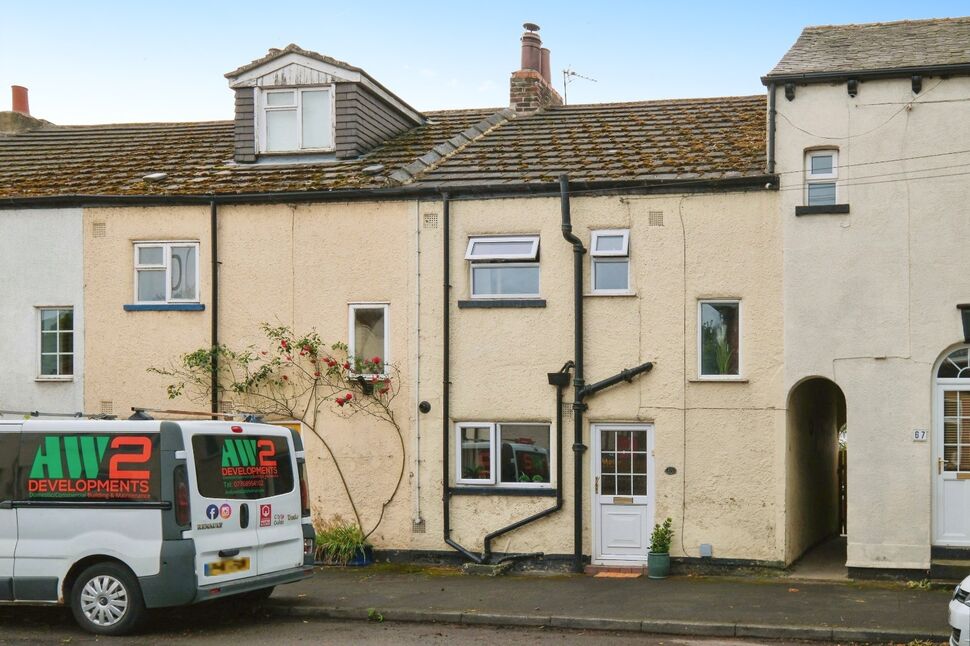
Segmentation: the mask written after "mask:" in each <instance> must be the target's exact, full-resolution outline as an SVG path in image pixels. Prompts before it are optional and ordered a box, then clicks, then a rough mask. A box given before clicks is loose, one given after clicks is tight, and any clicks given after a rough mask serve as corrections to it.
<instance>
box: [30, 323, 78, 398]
mask: <svg viewBox="0 0 970 646" xmlns="http://www.w3.org/2000/svg"><path fill="white" fill-rule="evenodd" d="M37 313H38V318H39V325H38V328H39V344H38V347H39V348H40V352H39V353H38V372H37V381H71V380H73V379H74V308H73V307H39V308H37Z"/></svg>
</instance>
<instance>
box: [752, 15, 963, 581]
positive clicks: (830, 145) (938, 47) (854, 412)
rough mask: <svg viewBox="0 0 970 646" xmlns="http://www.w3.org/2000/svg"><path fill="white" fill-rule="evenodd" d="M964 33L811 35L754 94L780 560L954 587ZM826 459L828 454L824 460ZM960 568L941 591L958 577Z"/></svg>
mask: <svg viewBox="0 0 970 646" xmlns="http://www.w3.org/2000/svg"><path fill="white" fill-rule="evenodd" d="M968 76H970V18H952V19H943V20H917V21H904V22H893V23H877V24H865V25H841V26H829V27H809V28H807V29H805V30H804V31H803V32H802V34H801V36H800V37H799V38H798V40H797V42H795V44H794V45H793V46H792V48H791V49H790V50H789V51H788V53H787V54H785V56H784V57H783V58H782V59H781V61H779V62H778V64H777V65H776V66H775V67H774V69H772V70H771V72H769V73H768V74H767V75H766V76H765V77H764V79H763V81H764V83H765V84H766V85H767V87H768V93H769V101H770V103H771V105H772V106H773V112H774V117H773V118H772V120H771V129H772V131H771V135H770V136H769V140H768V141H769V152H768V155H769V170H771V171H773V172H774V173H775V174H777V175H778V177H779V180H780V186H779V191H778V193H779V197H780V205H781V211H780V213H779V218H780V221H781V222H782V223H783V231H784V303H785V305H784V310H785V314H784V321H785V362H784V383H785V386H784V387H785V391H786V392H787V393H788V410H789V427H788V438H789V439H788V447H789V448H788V462H787V467H786V473H787V478H788V494H787V500H786V503H785V505H786V508H787V518H788V521H787V524H788V528H787V533H788V534H789V535H790V536H791V537H792V538H793V540H792V541H790V542H789V552H788V554H787V555H786V559H790V558H794V557H796V556H797V555H798V553H800V552H801V551H802V550H803V549H804V548H805V547H807V546H809V545H810V544H811V543H813V542H815V541H817V540H819V539H820V538H822V537H824V536H826V535H828V534H829V533H831V532H832V531H833V529H835V527H836V524H837V522H838V510H837V504H838V502H837V501H838V492H837V486H838V485H837V481H836V480H835V479H834V477H833V475H832V465H833V463H834V462H835V461H836V460H837V454H836V447H837V442H836V439H835V437H836V434H837V433H838V431H839V429H840V427H844V429H845V437H846V442H847V445H848V447H851V448H850V450H848V451H847V456H848V463H847V503H848V505H847V506H848V509H847V522H848V526H847V536H848V554H847V564H848V566H849V567H850V570H852V569H856V568H858V569H859V570H861V569H863V568H881V569H907V570H926V569H928V568H930V565H931V556H932V560H934V561H937V563H936V564H935V565H934V574H937V573H946V568H945V567H943V564H942V563H939V562H938V561H940V560H947V558H949V559H950V560H952V559H953V558H955V557H958V556H959V557H962V558H966V551H965V550H966V549H967V548H970V479H966V478H967V477H970V435H967V434H966V433H964V431H963V424H965V423H967V420H968V418H970V409H968V411H967V412H965V411H964V410H963V408H962V407H963V406H964V405H966V402H967V401H970V400H968V399H966V394H965V393H967V391H968V389H970V371H968V370H967V365H968V364H967V361H968V359H967V348H968V345H967V344H968V343H970V328H964V327H963V326H962V322H961V313H962V312H963V310H960V309H958V308H959V307H960V306H961V305H963V304H966V303H970V281H968V280H967V277H966V276H965V275H963V274H962V272H961V271H960V269H959V266H960V265H959V263H960V260H959V259H960V258H962V257H963V254H964V247H965V241H966V239H967V238H968V237H970V216H968V210H967V209H968V207H967V182H966V172H967V164H968V163H970V130H968V129H967V128H966V127H965V124H967V123H968V122H970V78H968ZM820 447H821V448H822V449H823V450H820ZM966 569H967V563H964V564H961V565H960V566H959V567H958V568H957V569H956V570H955V571H953V572H951V574H957V573H959V575H960V577H962V576H963V575H964V574H965V571H966Z"/></svg>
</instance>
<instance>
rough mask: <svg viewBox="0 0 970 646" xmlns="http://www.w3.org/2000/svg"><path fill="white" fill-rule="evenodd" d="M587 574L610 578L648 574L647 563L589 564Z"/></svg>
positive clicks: (635, 576)
mask: <svg viewBox="0 0 970 646" xmlns="http://www.w3.org/2000/svg"><path fill="white" fill-rule="evenodd" d="M583 573H584V574H585V575H586V576H592V577H599V578H608V579H636V578H639V577H641V576H645V575H646V574H647V566H646V565H587V566H586V567H585V568H583Z"/></svg>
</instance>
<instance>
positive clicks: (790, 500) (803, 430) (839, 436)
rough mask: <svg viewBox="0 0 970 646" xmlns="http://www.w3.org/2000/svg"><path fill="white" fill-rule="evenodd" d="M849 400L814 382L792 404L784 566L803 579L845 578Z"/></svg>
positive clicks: (828, 384) (801, 386) (800, 387)
mask: <svg viewBox="0 0 970 646" xmlns="http://www.w3.org/2000/svg"><path fill="white" fill-rule="evenodd" d="M847 440H848V433H847V425H846V412H845V395H844V394H843V393H842V389H841V388H839V386H838V385H837V384H836V383H835V382H833V381H831V380H829V379H825V378H822V377H812V378H810V379H806V380H804V381H802V382H800V383H798V384H797V385H796V386H795V387H794V388H792V391H791V394H790V395H789V398H788V433H787V454H786V483H785V484H786V488H785V507H786V527H785V529H786V532H785V535H786V537H787V540H786V545H785V560H786V562H788V563H793V562H795V561H798V560H799V559H801V561H800V564H801V569H802V570H804V574H806V575H808V574H811V575H817V576H819V577H820V578H828V577H832V576H834V577H841V576H844V575H845V561H846V555H845V544H846V543H845V534H846V528H847V520H848V519H847V515H846V498H847V493H848V488H847V486H846V476H847V469H846V465H847V461H846V457H847V455H848V453H847V451H848V449H847V446H848V441H847Z"/></svg>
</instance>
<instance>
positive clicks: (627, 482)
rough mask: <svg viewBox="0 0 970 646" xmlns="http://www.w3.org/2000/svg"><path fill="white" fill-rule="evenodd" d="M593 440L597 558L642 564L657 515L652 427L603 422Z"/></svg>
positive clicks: (598, 426) (594, 556) (593, 506)
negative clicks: (655, 508)
mask: <svg viewBox="0 0 970 646" xmlns="http://www.w3.org/2000/svg"><path fill="white" fill-rule="evenodd" d="M592 440H593V498H592V499H593V505H592V512H593V523H592V527H593V561H594V562H596V563H603V564H609V563H635V564H638V563H642V562H645V561H646V559H647V552H648V551H649V549H650V530H651V528H652V527H653V516H654V503H653V501H654V492H653V489H654V483H653V426H651V425H629V424H622V425H621V424H599V425H594V426H593V430H592Z"/></svg>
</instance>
